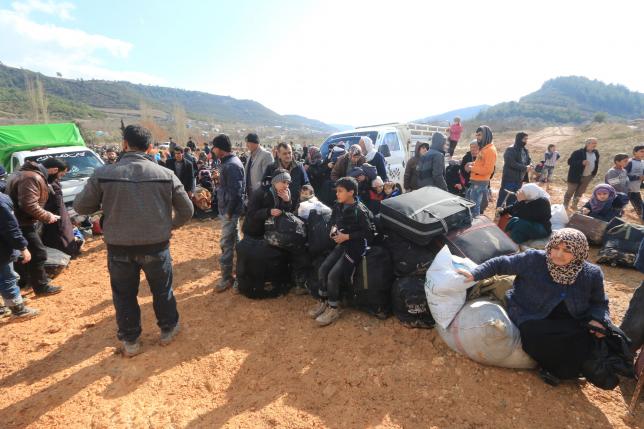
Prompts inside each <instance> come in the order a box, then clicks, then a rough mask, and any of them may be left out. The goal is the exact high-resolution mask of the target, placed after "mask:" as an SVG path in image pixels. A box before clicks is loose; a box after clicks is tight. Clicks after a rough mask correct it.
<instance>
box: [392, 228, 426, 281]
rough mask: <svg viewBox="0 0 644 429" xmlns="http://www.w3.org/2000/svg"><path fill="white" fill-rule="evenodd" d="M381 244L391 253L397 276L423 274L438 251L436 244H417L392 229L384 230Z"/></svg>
mask: <svg viewBox="0 0 644 429" xmlns="http://www.w3.org/2000/svg"><path fill="white" fill-rule="evenodd" d="M383 245H384V246H385V247H386V248H387V249H388V250H389V253H390V254H391V260H392V262H393V264H394V274H395V275H396V276H397V277H405V276H412V275H425V273H426V272H427V269H428V268H429V266H430V265H431V264H432V262H433V261H434V257H436V253H438V251H437V248H436V246H432V245H429V246H419V245H418V244H414V243H412V242H411V241H409V240H407V239H405V238H403V237H401V236H400V235H399V234H398V233H396V232H393V231H386V232H385V239H384V241H383Z"/></svg>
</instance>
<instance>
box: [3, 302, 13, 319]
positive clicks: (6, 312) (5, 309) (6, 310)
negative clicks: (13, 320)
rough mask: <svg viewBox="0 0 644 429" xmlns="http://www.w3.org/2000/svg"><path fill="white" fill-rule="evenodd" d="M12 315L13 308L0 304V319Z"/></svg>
mask: <svg viewBox="0 0 644 429" xmlns="http://www.w3.org/2000/svg"><path fill="white" fill-rule="evenodd" d="M9 316H11V309H10V308H9V307H5V306H4V305H2V306H0V319H3V318H5V317H9Z"/></svg>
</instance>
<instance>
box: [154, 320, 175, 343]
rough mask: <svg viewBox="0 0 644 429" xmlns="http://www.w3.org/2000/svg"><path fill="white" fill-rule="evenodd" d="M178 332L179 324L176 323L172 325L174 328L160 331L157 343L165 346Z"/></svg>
mask: <svg viewBox="0 0 644 429" xmlns="http://www.w3.org/2000/svg"><path fill="white" fill-rule="evenodd" d="M178 333H179V324H178V323H177V324H176V325H174V328H172V329H170V330H167V331H161V338H160V339H159V343H161V345H162V346H167V345H168V344H170V343H171V342H172V340H174V337H176V336H177V334H178Z"/></svg>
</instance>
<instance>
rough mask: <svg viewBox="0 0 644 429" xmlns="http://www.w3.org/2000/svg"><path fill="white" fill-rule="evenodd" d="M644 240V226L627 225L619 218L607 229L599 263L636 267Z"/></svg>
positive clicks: (610, 223)
mask: <svg viewBox="0 0 644 429" xmlns="http://www.w3.org/2000/svg"><path fill="white" fill-rule="evenodd" d="M642 240H644V225H635V224H632V223H627V222H625V221H624V220H623V219H620V218H618V217H616V218H613V220H611V221H610V222H609V223H608V226H607V227H606V234H604V245H603V246H602V248H601V249H600V250H599V258H597V262H598V263H600V264H609V265H612V266H617V265H620V266H623V267H630V268H632V267H634V266H635V257H636V256H637V251H638V250H639V247H640V243H641V242H642Z"/></svg>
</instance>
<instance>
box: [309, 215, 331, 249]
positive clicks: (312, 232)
mask: <svg viewBox="0 0 644 429" xmlns="http://www.w3.org/2000/svg"><path fill="white" fill-rule="evenodd" d="M330 232H331V215H330V214H328V215H321V214H319V213H318V212H317V211H316V210H311V212H310V213H309V218H308V219H307V220H306V235H307V237H308V245H309V253H310V254H311V256H312V257H314V258H315V257H317V256H320V255H323V254H325V253H329V252H331V251H332V250H333V248H334V247H335V241H333V240H331V237H330V236H329V234H330Z"/></svg>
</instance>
